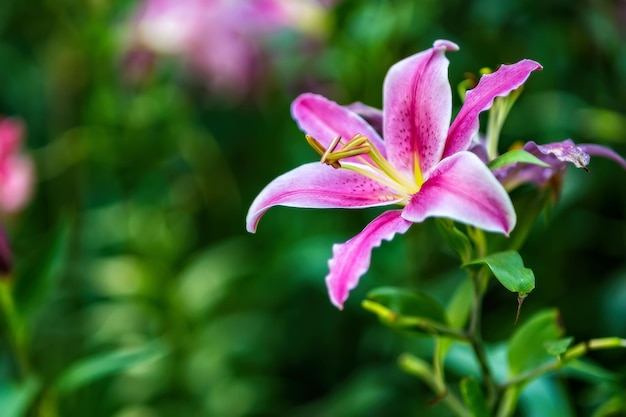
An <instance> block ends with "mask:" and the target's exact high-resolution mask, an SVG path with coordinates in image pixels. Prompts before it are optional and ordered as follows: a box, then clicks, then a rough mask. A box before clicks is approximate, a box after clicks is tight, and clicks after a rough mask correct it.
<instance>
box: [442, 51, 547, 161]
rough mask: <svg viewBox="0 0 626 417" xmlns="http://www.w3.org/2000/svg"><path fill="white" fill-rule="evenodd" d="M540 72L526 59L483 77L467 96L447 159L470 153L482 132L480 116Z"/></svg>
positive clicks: (454, 124)
mask: <svg viewBox="0 0 626 417" xmlns="http://www.w3.org/2000/svg"><path fill="white" fill-rule="evenodd" d="M540 69H542V66H541V65H540V64H538V63H537V62H535V61H532V60H530V59H524V60H522V61H519V62H518V63H516V64H512V65H502V66H500V68H499V69H498V70H497V71H496V72H494V73H492V74H487V75H483V76H482V77H481V78H480V81H479V82H478V85H477V86H476V87H475V88H473V89H471V90H469V91H468V92H467V94H466V96H465V102H464V103H463V106H462V107H461V110H459V114H458V115H457V116H456V118H455V119H454V122H452V126H450V131H449V132H448V139H447V141H446V148H445V151H444V153H443V157H444V158H445V157H447V156H450V155H453V154H455V153H457V152H459V151H465V150H467V148H468V147H469V145H470V142H471V140H472V137H473V136H474V135H475V134H476V132H478V115H479V114H480V113H481V112H483V111H485V110H488V109H489V108H490V107H491V106H492V104H493V100H494V99H495V98H496V97H505V96H507V95H508V94H509V93H510V92H511V91H513V90H515V89H517V88H519V87H520V86H521V85H522V84H524V82H525V81H526V80H527V79H528V76H529V75H530V73H531V72H533V71H535V70H540Z"/></svg>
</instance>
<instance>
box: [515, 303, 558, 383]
mask: <svg viewBox="0 0 626 417" xmlns="http://www.w3.org/2000/svg"><path fill="white" fill-rule="evenodd" d="M564 332H565V331H564V329H563V328H562V327H561V326H560V324H559V313H558V311H557V310H555V309H550V310H543V311H540V312H538V313H536V314H535V315H533V316H532V317H531V318H530V319H529V320H528V321H526V322H525V323H524V324H522V325H521V326H520V327H519V328H518V329H517V330H516V331H515V333H514V334H513V336H511V339H510V342H509V355H508V359H509V371H510V373H511V375H519V374H521V373H523V372H526V371H529V370H531V369H534V368H536V367H537V366H540V365H542V364H543V363H545V362H547V361H548V360H554V356H553V355H551V354H550V353H548V351H547V350H546V347H545V345H546V343H549V342H556V341H558V340H559V339H560V338H561V337H562V336H563V333H564Z"/></svg>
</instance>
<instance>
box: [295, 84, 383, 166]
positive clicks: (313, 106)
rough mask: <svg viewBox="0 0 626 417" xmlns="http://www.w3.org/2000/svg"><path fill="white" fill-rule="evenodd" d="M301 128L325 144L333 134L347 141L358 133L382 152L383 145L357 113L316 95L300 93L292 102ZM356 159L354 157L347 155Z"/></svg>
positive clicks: (325, 145)
mask: <svg viewBox="0 0 626 417" xmlns="http://www.w3.org/2000/svg"><path fill="white" fill-rule="evenodd" d="M291 114H292V116H293V118H294V120H295V121H296V122H297V123H298V126H300V129H301V130H302V131H304V132H306V133H307V134H309V135H311V136H313V137H314V138H315V139H316V140H317V141H318V142H319V143H321V144H322V145H323V146H324V147H328V145H329V144H330V142H331V141H332V140H333V138H335V136H341V137H342V138H343V139H344V140H346V141H347V140H349V139H350V138H351V137H352V136H354V135H356V134H357V133H360V134H362V135H364V136H365V137H367V138H368V139H369V140H370V141H371V142H372V144H374V145H375V146H376V147H377V148H378V149H379V150H380V152H381V153H382V154H383V156H384V155H385V144H384V143H383V140H382V139H381V137H380V135H379V134H378V132H376V130H375V129H374V128H373V127H372V126H370V125H369V124H368V123H367V122H366V121H365V120H363V118H361V117H360V116H359V115H358V114H356V113H355V112H353V111H351V110H350V109H348V108H347V107H345V106H340V105H339V104H337V103H335V102H334V101H331V100H328V99H327V98H326V97H323V96H320V95H318V94H311V93H305V94H301V95H300V96H298V98H296V99H295V100H294V102H293V103H292V105H291ZM350 159H354V160H356V158H350Z"/></svg>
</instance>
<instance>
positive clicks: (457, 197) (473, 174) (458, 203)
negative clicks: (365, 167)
mask: <svg viewBox="0 0 626 417" xmlns="http://www.w3.org/2000/svg"><path fill="white" fill-rule="evenodd" d="M402 216H403V217H404V218H405V219H407V220H410V221H413V222H421V221H423V220H424V219H426V218H427V217H447V218H451V219H453V220H456V221H459V222H462V223H465V224H469V225H472V226H476V227H478V228H480V229H484V230H487V231H493V232H500V233H504V234H506V235H508V233H509V232H510V231H511V230H512V229H513V227H514V226H515V221H516V215H515V211H514V209H513V204H512V203H511V199H510V198H509V195H508V194H507V192H506V191H505V190H504V188H503V187H502V185H501V184H500V183H499V182H498V181H497V180H496V178H495V177H494V176H493V174H492V173H491V171H489V169H488V168H487V166H486V165H485V164H484V163H483V162H481V161H480V159H479V158H478V157H477V156H476V155H474V154H473V153H470V152H459V153H457V154H455V155H453V156H451V157H449V158H446V159H444V160H442V161H441V162H440V163H439V164H438V165H437V166H436V167H435V168H434V169H433V172H432V174H431V176H430V178H429V179H428V180H426V182H425V183H424V185H423V186H422V188H421V190H420V191H419V192H418V193H417V194H415V195H414V196H413V198H412V199H411V202H410V203H409V204H408V205H407V206H406V207H405V208H404V210H403V212H402Z"/></svg>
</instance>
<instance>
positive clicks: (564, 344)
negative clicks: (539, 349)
mask: <svg viewBox="0 0 626 417" xmlns="http://www.w3.org/2000/svg"><path fill="white" fill-rule="evenodd" d="M573 340H574V338H573V337H565V338H563V339H559V340H553V341H549V342H546V343H544V346H545V348H546V351H547V352H548V353H549V354H550V355H553V356H559V355H562V354H564V353H565V351H566V350H567V348H568V347H569V346H570V345H571V344H572V341H573Z"/></svg>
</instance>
